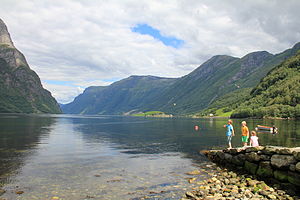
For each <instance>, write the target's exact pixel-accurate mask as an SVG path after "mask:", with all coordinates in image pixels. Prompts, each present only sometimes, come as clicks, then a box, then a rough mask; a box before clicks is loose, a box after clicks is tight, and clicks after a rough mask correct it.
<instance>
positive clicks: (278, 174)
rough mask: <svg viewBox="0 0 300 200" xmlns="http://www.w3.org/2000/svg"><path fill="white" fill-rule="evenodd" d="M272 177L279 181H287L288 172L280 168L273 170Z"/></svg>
mask: <svg viewBox="0 0 300 200" xmlns="http://www.w3.org/2000/svg"><path fill="white" fill-rule="evenodd" d="M274 178H276V179H277V180H279V181H281V182H288V173H287V172H286V171H282V170H275V171H274Z"/></svg>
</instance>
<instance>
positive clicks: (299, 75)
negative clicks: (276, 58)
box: [232, 51, 300, 118]
mask: <svg viewBox="0 0 300 200" xmlns="http://www.w3.org/2000/svg"><path fill="white" fill-rule="evenodd" d="M250 95H251V96H250V98H249V99H248V100H247V101H246V102H244V103H241V105H240V106H239V107H238V108H237V109H236V111H234V112H233V114H232V117H282V118H288V117H291V118H299V117H300V51H299V52H298V54H297V55H296V56H294V57H291V58H289V59H288V60H286V61H285V62H283V63H282V64H280V65H279V66H277V67H276V68H274V69H273V70H272V71H270V72H269V73H268V74H267V76H266V77H265V78H263V79H262V80H261V82H260V83H259V84H258V85H257V86H256V87H255V88H254V89H253V90H252V91H251V94H250Z"/></svg>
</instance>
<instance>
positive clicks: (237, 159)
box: [231, 154, 246, 166]
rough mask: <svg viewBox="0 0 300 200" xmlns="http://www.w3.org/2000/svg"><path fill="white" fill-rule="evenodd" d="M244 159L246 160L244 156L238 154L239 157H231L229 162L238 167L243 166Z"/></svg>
mask: <svg viewBox="0 0 300 200" xmlns="http://www.w3.org/2000/svg"><path fill="white" fill-rule="evenodd" d="M245 159H246V158H245V155H244V154H239V155H236V156H233V157H232V160H231V162H232V163H233V164H235V165H238V166H244V163H245Z"/></svg>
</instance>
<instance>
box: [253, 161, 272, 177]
mask: <svg viewBox="0 0 300 200" xmlns="http://www.w3.org/2000/svg"><path fill="white" fill-rule="evenodd" d="M256 174H257V175H258V176H260V177H264V178H267V177H273V169H272V167H271V163H270V161H262V162H260V163H259V167H258V169H257V172H256Z"/></svg>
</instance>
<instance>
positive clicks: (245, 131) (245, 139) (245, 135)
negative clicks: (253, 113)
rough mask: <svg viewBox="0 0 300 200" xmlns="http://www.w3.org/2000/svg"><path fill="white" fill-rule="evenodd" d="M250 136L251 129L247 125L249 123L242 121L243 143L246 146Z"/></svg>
mask: <svg viewBox="0 0 300 200" xmlns="http://www.w3.org/2000/svg"><path fill="white" fill-rule="evenodd" d="M248 138H249V129H248V127H247V123H246V122H245V121H242V143H243V146H244V147H246V146H247V142H248Z"/></svg>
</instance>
